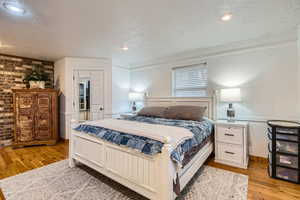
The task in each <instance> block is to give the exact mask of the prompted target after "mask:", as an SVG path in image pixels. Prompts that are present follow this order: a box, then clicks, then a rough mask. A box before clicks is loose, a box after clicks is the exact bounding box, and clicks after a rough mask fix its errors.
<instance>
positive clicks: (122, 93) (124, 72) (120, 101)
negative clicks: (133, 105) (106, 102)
mask: <svg viewBox="0 0 300 200" xmlns="http://www.w3.org/2000/svg"><path fill="white" fill-rule="evenodd" d="M129 90H130V72H129V70H128V69H125V68H121V67H113V68H112V114H113V115H116V114H120V113H124V112H129V110H130V109H129V101H128V93H129Z"/></svg>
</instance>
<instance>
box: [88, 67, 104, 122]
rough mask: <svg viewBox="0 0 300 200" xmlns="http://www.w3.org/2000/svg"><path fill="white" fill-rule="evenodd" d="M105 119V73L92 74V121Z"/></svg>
mask: <svg viewBox="0 0 300 200" xmlns="http://www.w3.org/2000/svg"><path fill="white" fill-rule="evenodd" d="M103 118H104V72H103V70H101V71H93V72H91V120H98V119H103Z"/></svg>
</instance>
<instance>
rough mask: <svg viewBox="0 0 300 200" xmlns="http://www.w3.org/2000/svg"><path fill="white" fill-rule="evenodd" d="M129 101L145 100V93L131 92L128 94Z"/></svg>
mask: <svg viewBox="0 0 300 200" xmlns="http://www.w3.org/2000/svg"><path fill="white" fill-rule="evenodd" d="M128 98H129V101H143V99H144V93H139V92H130V93H129V95H128Z"/></svg>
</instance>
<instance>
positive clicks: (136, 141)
mask: <svg viewBox="0 0 300 200" xmlns="http://www.w3.org/2000/svg"><path fill="white" fill-rule="evenodd" d="M122 120H131V121H138V122H144V123H150V124H161V125H167V126H177V127H182V128H186V129H188V130H190V131H191V132H192V133H193V134H194V137H193V138H191V139H188V140H186V141H184V142H183V143H181V144H180V145H178V146H177V148H175V149H174V150H173V151H172V153H171V159H172V160H173V161H175V162H177V163H178V164H180V165H181V164H182V161H183V159H184V155H185V153H186V152H188V151H189V150H190V149H192V148H193V147H195V146H198V145H200V144H201V143H202V142H203V141H204V140H205V139H206V138H208V137H209V136H210V135H211V134H212V129H213V123H212V121H211V120H209V119H205V118H204V119H203V121H200V122H199V121H189V120H174V119H165V118H155V117H144V116H133V117H126V118H124V119H122ZM74 130H76V131H80V132H84V133H87V134H90V135H93V136H95V137H99V138H101V139H104V140H106V141H109V142H112V143H114V144H118V145H124V146H127V147H130V148H133V149H136V150H138V151H139V152H142V153H144V154H148V155H155V154H157V153H160V152H161V149H162V147H163V143H161V142H159V141H156V140H153V139H149V138H146V137H141V136H136V135H132V134H130V133H121V132H118V131H114V130H110V129H106V128H102V127H98V126H92V125H86V124H81V125H79V126H78V127H76V128H75V129H74Z"/></svg>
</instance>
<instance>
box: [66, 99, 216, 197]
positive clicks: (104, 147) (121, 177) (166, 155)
mask: <svg viewBox="0 0 300 200" xmlns="http://www.w3.org/2000/svg"><path fill="white" fill-rule="evenodd" d="M145 105H146V106H158V105H160V106H170V105H198V106H206V107H207V112H206V114H205V116H206V117H208V118H210V119H213V118H214V98H212V97H205V98H174V97H170V98H169V97H168V98H167V97H165V98H146V100H145ZM72 126H73V127H74V126H76V123H75V122H74V121H73V123H72ZM212 151H213V144H212V142H209V143H207V144H206V145H205V146H204V147H203V148H202V149H201V150H200V151H199V152H198V153H197V154H196V156H195V157H194V158H193V159H192V160H191V161H190V162H189V163H188V165H186V166H185V167H184V168H183V169H180V170H179V172H178V174H179V180H180V187H181V190H182V189H183V188H184V187H185V186H186V184H187V183H188V182H189V181H190V179H191V178H192V177H193V175H194V174H195V173H196V172H197V170H198V169H199V168H200V167H201V166H202V165H203V163H204V162H205V161H206V159H207V158H208V157H209V155H210V154H211V153H212ZM171 152H172V149H171V146H170V145H169V144H164V146H163V149H162V153H159V154H156V155H154V156H148V155H145V154H142V153H140V152H137V151H136V150H134V149H130V148H127V147H123V146H118V145H115V144H112V143H109V142H107V141H104V140H101V139H99V138H95V137H93V136H89V135H87V134H84V133H80V132H77V131H73V132H72V134H71V136H70V151H69V165H70V167H75V164H76V162H77V161H78V162H80V163H82V164H84V165H87V166H89V167H91V168H92V169H94V170H96V171H98V172H100V173H101V174H103V175H105V176H107V177H109V178H111V179H113V180H115V181H117V182H119V183H120V184H122V185H124V186H126V187H128V188H130V189H132V190H133V191H135V192H137V193H139V194H141V195H143V196H145V197H147V198H149V199H152V200H154V199H155V200H174V199H175V198H176V194H175V193H174V192H173V179H174V177H175V175H176V169H177V168H176V164H174V162H173V161H172V160H171V159H170V153H171Z"/></svg>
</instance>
